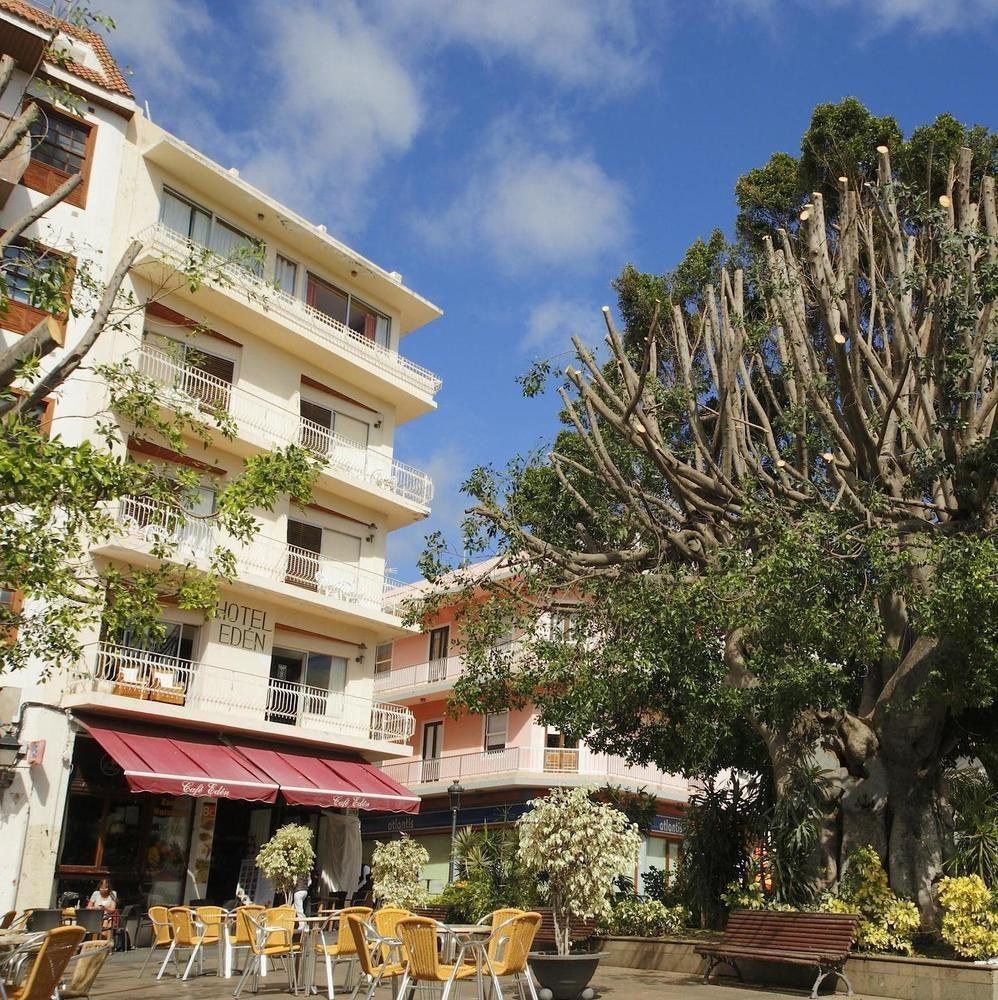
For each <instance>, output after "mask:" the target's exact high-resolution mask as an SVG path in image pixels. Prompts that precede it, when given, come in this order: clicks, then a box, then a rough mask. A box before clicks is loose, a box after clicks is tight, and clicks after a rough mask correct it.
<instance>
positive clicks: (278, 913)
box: [257, 906, 298, 948]
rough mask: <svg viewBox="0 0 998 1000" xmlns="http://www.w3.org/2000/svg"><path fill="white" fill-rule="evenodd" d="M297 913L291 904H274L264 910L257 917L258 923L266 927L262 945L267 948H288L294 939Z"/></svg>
mask: <svg viewBox="0 0 998 1000" xmlns="http://www.w3.org/2000/svg"><path fill="white" fill-rule="evenodd" d="M297 919H298V915H297V914H296V913H295V911H294V907H293V906H275V907H273V908H272V909H269V910H264V911H263V913H262V914H260V915H259V916H258V917H257V920H259V922H260V925H261V926H263V927H266V928H267V931H268V933H267V938H266V940H265V942H264V946H265V947H267V948H290V947H291V945H292V943H293V941H294V933H295V922H296V921H297Z"/></svg>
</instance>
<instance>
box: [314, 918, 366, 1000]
mask: <svg viewBox="0 0 998 1000" xmlns="http://www.w3.org/2000/svg"><path fill="white" fill-rule="evenodd" d="M329 916H330V920H334V919H336V918H335V916H334V915H333V914H332V913H330V914H329ZM338 916H339V919H338V920H337V921H336V926H337V933H336V940H335V941H327V940H326V925H323V929H322V930H321V931H320V932H319V940H318V941H316V943H315V950H316V954H317V955H319V956H321V957H322V959H323V961H324V962H325V963H326V992H327V993H328V994H329V996H332V995H333V975H334V974H335V972H336V965H337V963H339V962H345V963H346V964H347V979H346V981H345V983H347V984H348V983H349V978H350V972H351V970H352V968H353V964H354V962H356V961H357V960H358V955H357V946H356V942H355V941H354V937H353V935H352V934H351V933H350V927H349V924H348V923H347V921H348V920H349V919H350V918H351V917H356V918H357V919H358V920H367V919H368V918H369V917H370V916H371V908H370V907H369V906H348V907H346V909H343V910H340V911H339V914H338Z"/></svg>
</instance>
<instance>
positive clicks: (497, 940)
mask: <svg viewBox="0 0 998 1000" xmlns="http://www.w3.org/2000/svg"><path fill="white" fill-rule="evenodd" d="M523 912H525V911H524V910H519V909H517V908H516V907H515V906H507V907H504V908H503V909H501V910H493V912H492V913H491V914H490V923H491V925H492V935H493V936H492V937H491V938H490V939H489V959H490V960H494V959H495V958H496V956H497V955H499V954H501V952H502V947H503V945H504V944H505V941H506V938H505V937H504V936H503V935H499V934H496V931H497V930H499V928H500V927H502V925H503V924H504V923H506V921H507V920H512V919H513V917H518V916H519V915H520V914H521V913H523ZM485 919H486V918H485V917H483V918H482V919H481V921H479V923H485Z"/></svg>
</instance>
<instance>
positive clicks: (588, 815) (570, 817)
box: [517, 788, 641, 1000]
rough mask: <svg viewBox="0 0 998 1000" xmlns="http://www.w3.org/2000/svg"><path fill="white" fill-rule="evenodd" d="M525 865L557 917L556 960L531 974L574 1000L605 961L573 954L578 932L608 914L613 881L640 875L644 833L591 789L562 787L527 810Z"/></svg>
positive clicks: (541, 958) (562, 998) (522, 826)
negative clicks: (586, 922)
mask: <svg viewBox="0 0 998 1000" xmlns="http://www.w3.org/2000/svg"><path fill="white" fill-rule="evenodd" d="M517 827H518V829H519V834H520V846H519V858H520V862H521V864H522V865H523V867H524V868H525V869H527V870H528V871H530V872H532V873H533V874H534V876H535V877H536V878H537V880H538V887H539V889H540V893H541V896H542V898H543V899H545V900H546V901H547V902H549V903H550V904H551V909H552V912H553V914H554V931H555V944H556V946H557V949H558V953H557V955H540V954H537V953H533V954H531V956H530V968H531V970H532V971H533V973H534V975H535V977H536V978H537V981H538V983H539V984H540V986H541V988H542V989H543V990H548V991H550V993H549V995H550V996H552V997H554V1000H575V998H576V997H578V996H579V995H580V994H582V992H583V990H586V987H587V986H588V985H589V981H590V980H591V979H592V977H593V974H594V973H595V972H596V966H597V964H598V963H599V960H600V957H601V956H600V955H599V954H592V953H583V954H575V955H573V954H571V947H572V925H573V924H575V923H577V922H578V921H580V920H587V919H591V918H597V919H601V920H605V919H607V918H608V917H609V915H610V908H611V907H610V904H611V900H612V898H613V889H614V880H615V879H616V878H617V877H618V876H620V875H629V874H631V873H632V872H633V871H634V866H635V863H636V861H637V857H638V849H639V848H640V846H641V836H640V834H639V833H638V828H637V827H636V826H635V825H634V824H633V823H631V822H630V821H629V820H628V819H627V817H626V816H625V815H624V814H623V813H622V812H620V811H619V810H617V809H614V808H613V807H611V806H609V805H606V804H605V803H602V802H595V801H593V799H592V798H591V797H590V792H589V790H588V789H585V788H558V789H555V790H553V791H552V792H550V793H549V794H548V795H546V796H544V797H543V798H540V799H533V800H532V801H531V802H530V803H528V809H527V811H526V812H525V813H524V814H523V816H521V817H520V819H519V820H518V821H517Z"/></svg>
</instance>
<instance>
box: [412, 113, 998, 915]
mask: <svg viewBox="0 0 998 1000" xmlns="http://www.w3.org/2000/svg"><path fill="white" fill-rule="evenodd" d="M996 148H998V147H996V140H995V136H994V135H993V134H991V133H989V132H988V131H987V130H985V129H981V128H967V127H965V126H963V125H961V124H960V123H959V122H957V121H956V120H955V119H953V118H951V117H950V116H941V117H940V118H938V119H937V120H936V121H935V122H933V123H932V124H930V125H927V126H925V127H924V128H921V129H916V130H915V131H914V132H913V133H912V134H911V136H910V137H908V138H907V139H906V138H905V137H904V136H903V135H902V133H901V130H900V128H899V127H898V126H897V124H896V122H894V120H893V119H891V118H886V117H885V118H877V117H875V116H873V115H872V114H870V112H869V111H867V110H866V109H865V108H864V107H863V106H862V105H861V104H860V103H859V102H858V101H856V100H854V99H847V100H845V101H843V102H841V103H840V104H838V105H822V106H820V107H818V108H817V109H816V110H815V112H814V116H813V118H812V122H811V126H810V128H809V129H808V131H807V133H806V134H805V136H804V139H803V141H802V145H801V155H800V156H799V157H794V156H790V155H789V154H784V153H778V154H775V155H774V156H773V157H772V158H771V159H770V161H769V162H768V163H767V164H766V165H764V166H763V167H761V168H758V169H756V170H751V171H749V172H748V173H746V174H745V175H744V176H743V177H742V178H741V179H740V180H739V182H738V185H737V187H736V197H737V199H738V203H739V215H738V219H737V222H736V237H737V238H736V239H735V240H734V241H733V242H731V243H728V242H727V241H726V240H725V239H724V237H723V235H722V234H721V233H720V232H715V233H714V234H712V235H711V237H710V238H709V239H708V240H706V241H699V242H697V243H696V244H694V245H693V246H692V247H691V248H690V251H689V252H688V253H687V254H686V256H685V258H684V259H683V261H682V262H681V263H680V265H679V266H678V267H677V268H676V269H675V270H673V271H671V272H668V273H666V274H665V275H663V276H655V275H647V274H641V273H640V272H638V271H636V270H635V269H634V268H632V267H627V268H625V269H624V270H623V272H622V273H621V275H620V277H619V278H618V279H617V281H616V283H615V287H616V289H617V291H618V294H619V300H620V301H619V305H620V314H621V316H622V317H623V320H624V324H625V325H624V328H623V329H622V330H618V329H617V326H616V325H615V323H614V321H613V319H612V317H611V315H610V313H609V311H608V310H607V311H605V319H606V327H607V341H606V349H607V352H608V355H609V358H608V360H601V359H599V358H598V357H597V355H596V353H595V352H594V350H593V349H592V348H590V347H589V346H587V345H585V344H583V343H582V342H581V341H579V340H578V339H575V341H574V347H575V352H576V355H577V361H576V363H575V364H574V365H570V366H569V367H568V368H567V369H566V370H565V372H564V376H563V378H562V379H561V380H560V381H561V384H560V386H559V388H558V392H559V394H560V398H561V404H562V410H561V413H560V420H561V423H562V425H563V428H562V430H561V431H560V432H559V433H558V434H557V437H556V438H555V440H554V443H553V446H552V448H551V449H550V451H549V452H548V453H547V454H542V455H531V456H524V457H520V458H516V459H514V460H512V461H511V462H510V464H509V465H508V467H506V468H505V469H502V470H497V469H494V468H490V467H487V468H479V469H476V470H475V471H474V472H473V474H472V476H471V477H470V479H469V481H468V483H467V484H466V490H467V492H468V493H469V494H470V496H471V497H472V498H473V503H474V506H473V507H472V510H471V513H470V518H469V520H468V523H467V525H466V533H467V539H466V541H467V544H468V546H469V548H470V549H471V550H474V548H475V546H477V547H478V549H479V550H481V551H490V550H491V551H496V552H498V553H500V555H501V557H502V559H501V561H500V566H505V567H506V571H505V572H496V571H493V572H492V573H491V574H490V575H488V576H484V577H482V576H478V577H477V578H473V574H471V573H468V572H465V573H464V574H462V573H461V572H460V571H459V572H458V573H457V575H456V576H455V577H454V578H452V579H450V580H449V586H450V588H451V589H452V590H453V589H454V588H455V587H458V588H463V590H462V595H461V599H462V601H463V611H462V617H461V621H462V627H463V630H464V632H465V634H466V636H467V639H466V643H467V647H468V648H467V656H468V659H469V661H470V663H471V669H470V670H469V672H468V674H467V675H466V676H465V677H463V678H462V680H461V681H460V682H459V685H458V696H459V698H461V699H462V700H463V702H464V703H465V704H467V705H469V706H472V707H475V708H478V709H483V710H484V709H490V708H496V707H498V706H500V705H504V704H507V703H510V702H511V703H513V704H518V703H525V702H528V701H534V702H536V703H537V704H538V705H539V706H540V708H541V712H542V715H543V717H544V719H545V720H546V721H548V722H549V723H551V724H554V725H557V726H559V727H561V728H562V729H563V730H564V731H566V732H568V733H571V734H573V735H576V736H578V737H584V738H586V739H587V740H588V741H589V743H590V744H591V745H593V746H594V747H595V748H596V749H597V750H602V751H607V752H612V753H619V754H623V755H625V756H627V757H629V758H631V759H634V760H637V761H641V762H647V761H652V762H654V763H656V764H657V765H658V766H660V767H662V768H663V769H665V770H671V771H682V772H684V773H686V774H688V775H705V776H710V775H714V774H716V773H718V772H719V771H721V770H722V769H724V768H737V769H740V770H742V771H749V772H752V771H755V772H759V773H765V774H766V775H767V777H768V778H769V780H770V783H771V787H772V788H773V791H774V795H775V796H776V798H777V799H780V798H781V797H785V796H788V795H792V794H796V792H797V791H798V790H797V789H795V788H794V775H795V774H799V773H802V771H803V772H804V773H813V774H820V776H821V799H822V802H823V809H822V816H821V819H820V821H819V827H820V829H819V831H818V834H819V836H818V837H817V838H816V843H817V847H816V849H815V851H814V852H813V856H812V858H811V863H812V865H813V872H812V877H813V886H814V888H815V889H817V888H819V887H820V886H822V885H827V884H829V883H830V882H833V881H834V880H835V879H836V877H837V874H838V870H839V865H840V863H841V861H842V859H844V858H845V857H846V856H847V855H848V853H849V852H850V850H851V849H852V848H853V847H855V846H857V845H863V844H871V845H873V846H874V847H875V848H876V849H877V850H878V852H879V853H880V855H881V857H883V858H885V859H886V860H887V863H888V870H889V872H890V877H891V882H892V885H893V886H894V888H895V890H896V891H898V892H900V893H902V894H904V895H907V896H909V897H911V898H915V899H917V901H918V902H919V905H920V907H921V908H922V911H923V916H925V917H926V918H929V917H930V916H931V914H932V912H933V907H934V900H933V895H932V880H933V878H934V877H935V876H936V875H937V874H938V873H939V871H940V870H941V867H942V865H943V864H944V863H945V861H946V859H947V857H948V856H949V853H950V852H951V849H952V843H951V816H950V814H949V809H948V803H947V801H946V795H945V789H944V786H943V780H942V769H943V766H944V764H945V762H946V761H947V760H948V759H951V758H952V757H954V756H955V755H959V754H971V755H972V754H974V753H975V752H980V753H981V755H982V758H983V756H986V755H987V751H988V750H990V749H991V748H993V747H994V745H995V743H996V740H998V731H996V726H995V724H994V721H993V709H994V701H995V695H996V691H998V539H996V537H995V524H996V519H995V516H996V510H998V491H996V481H998V419H996V418H998V410H996V407H998V321H996V318H995V317H996V313H995V302H996V299H998V209H996V203H995V186H994V167H995V158H996ZM528 387H529V388H530V389H531V390H532V391H536V390H537V388H538V383H537V382H532V383H528ZM425 569H426V571H427V572H428V574H429V575H430V577H431V578H434V576H435V575H436V574H438V573H439V572H440V571H441V569H442V557H441V552H440V550H439V546H438V544H437V543H436V542H435V543H434V544H431V547H430V550H429V551H428V553H427V556H426V560H425ZM483 594H484V600H483ZM434 599H435V600H439V599H440V596H439V595H437V597H436V598H434ZM431 604H432V601H431ZM422 610H424V611H425V610H426V608H424V609H422ZM511 628H513V629H514V630H516V631H517V632H518V633H520V634H521V635H522V638H521V639H520V640H519V641H518V642H517V643H516V644H514V647H513V648H511V647H510V645H509V644H508V643H503V642H502V641H501V639H502V637H503V636H504V635H508V632H509V630H510V629H511Z"/></svg>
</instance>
